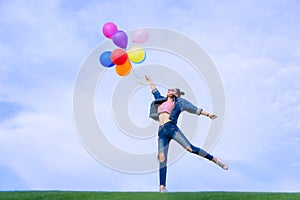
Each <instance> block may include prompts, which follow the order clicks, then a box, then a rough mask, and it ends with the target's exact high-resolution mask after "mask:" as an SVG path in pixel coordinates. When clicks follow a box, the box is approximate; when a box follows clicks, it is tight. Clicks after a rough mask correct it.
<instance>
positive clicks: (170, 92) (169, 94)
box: [167, 89, 176, 97]
mask: <svg viewBox="0 0 300 200" xmlns="http://www.w3.org/2000/svg"><path fill="white" fill-rule="evenodd" d="M167 96H168V97H174V96H176V89H168V93H167Z"/></svg>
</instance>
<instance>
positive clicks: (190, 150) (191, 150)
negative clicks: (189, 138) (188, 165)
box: [185, 145, 193, 153]
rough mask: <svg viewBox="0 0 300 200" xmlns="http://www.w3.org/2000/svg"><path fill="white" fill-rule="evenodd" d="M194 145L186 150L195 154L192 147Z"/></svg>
mask: <svg viewBox="0 0 300 200" xmlns="http://www.w3.org/2000/svg"><path fill="white" fill-rule="evenodd" d="M191 146H192V145H190V146H187V147H186V148H185V149H186V150H187V151H189V152H190V153H192V152H193V149H192V147H191Z"/></svg>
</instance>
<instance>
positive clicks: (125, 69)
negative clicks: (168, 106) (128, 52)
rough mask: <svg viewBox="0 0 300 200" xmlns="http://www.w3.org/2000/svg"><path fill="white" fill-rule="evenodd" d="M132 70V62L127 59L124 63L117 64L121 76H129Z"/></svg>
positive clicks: (117, 70)
mask: <svg viewBox="0 0 300 200" xmlns="http://www.w3.org/2000/svg"><path fill="white" fill-rule="evenodd" d="M130 71H131V63H130V61H129V60H128V59H127V60H126V62H125V63H124V64H123V65H116V72H117V74H119V75H120V76H127V75H128V74H129V73H130Z"/></svg>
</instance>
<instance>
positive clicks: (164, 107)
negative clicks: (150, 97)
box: [157, 101, 174, 114]
mask: <svg viewBox="0 0 300 200" xmlns="http://www.w3.org/2000/svg"><path fill="white" fill-rule="evenodd" d="M173 108H174V102H172V101H165V102H163V103H162V104H160V105H159V106H158V108H157V113H158V114H160V113H163V112H167V113H169V114H170V113H171V111H172V110H173Z"/></svg>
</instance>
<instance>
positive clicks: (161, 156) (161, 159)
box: [158, 153, 166, 163]
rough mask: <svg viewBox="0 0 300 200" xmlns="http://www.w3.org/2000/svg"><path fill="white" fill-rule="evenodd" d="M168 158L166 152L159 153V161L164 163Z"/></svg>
mask: <svg viewBox="0 0 300 200" xmlns="http://www.w3.org/2000/svg"><path fill="white" fill-rule="evenodd" d="M165 160H166V157H165V154H164V153H159V154H158V161H159V162H161V163H163V162H164V161H165Z"/></svg>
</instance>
